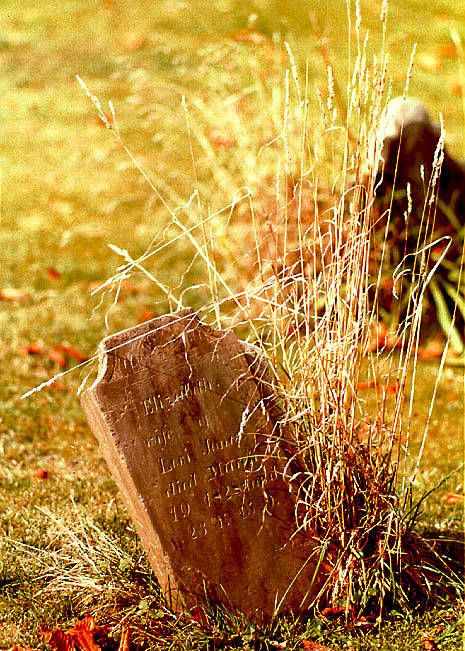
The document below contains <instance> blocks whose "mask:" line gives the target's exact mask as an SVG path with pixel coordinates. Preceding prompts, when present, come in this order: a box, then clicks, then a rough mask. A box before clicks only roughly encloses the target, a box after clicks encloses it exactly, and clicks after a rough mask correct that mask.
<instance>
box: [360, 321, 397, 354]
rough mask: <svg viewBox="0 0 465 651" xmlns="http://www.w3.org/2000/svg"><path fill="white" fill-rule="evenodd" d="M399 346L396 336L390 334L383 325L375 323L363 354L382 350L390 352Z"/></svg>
mask: <svg viewBox="0 0 465 651" xmlns="http://www.w3.org/2000/svg"><path fill="white" fill-rule="evenodd" d="M400 345H401V339H400V338H399V337H398V336H397V335H395V334H394V333H393V332H390V331H389V329H388V328H387V327H386V326H385V325H384V323H377V324H375V325H374V326H373V327H372V328H371V332H370V340H369V342H368V344H367V347H366V349H365V353H367V352H375V351H377V350H381V349H382V348H385V349H387V350H392V349H393V348H396V347H398V346H400Z"/></svg>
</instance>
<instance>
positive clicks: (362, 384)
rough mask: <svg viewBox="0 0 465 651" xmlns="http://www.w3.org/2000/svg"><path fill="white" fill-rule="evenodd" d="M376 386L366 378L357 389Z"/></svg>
mask: <svg viewBox="0 0 465 651" xmlns="http://www.w3.org/2000/svg"><path fill="white" fill-rule="evenodd" d="M375 386H377V385H376V382H375V381H374V380H364V381H363V382H359V383H358V384H357V391H364V390H365V389H372V388H373V387H375ZM378 386H379V385H378ZM325 610H327V609H326V608H325Z"/></svg>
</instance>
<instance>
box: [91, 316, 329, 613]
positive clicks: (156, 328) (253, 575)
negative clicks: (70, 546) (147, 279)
mask: <svg viewBox="0 0 465 651" xmlns="http://www.w3.org/2000/svg"><path fill="white" fill-rule="evenodd" d="M144 333H145V334H144ZM102 348H103V350H104V351H109V352H108V353H106V354H105V355H103V356H102V360H103V361H102V363H101V368H100V372H99V377H98V378H97V381H96V383H95V384H94V385H93V387H91V389H89V390H88V391H87V392H86V393H85V394H84V397H83V405H84V408H85V410H86V412H87V415H88V417H89V421H90V423H91V425H92V428H93V430H94V432H95V433H96V435H97V437H98V438H99V440H100V441H101V443H102V452H103V453H104V454H105V457H106V459H107V462H108V464H109V466H110V469H111V470H112V472H113V474H114V476H115V479H116V481H117V482H118V484H119V486H120V489H121V491H122V494H123V497H124V498H125V500H126V503H127V505H128V508H129V511H130V513H131V515H132V517H133V520H134V522H135V524H136V527H137V529H138V532H139V534H140V536H141V539H142V542H143V545H144V547H145V549H146V552H147V554H148V556H149V560H150V562H151V564H152V566H153V568H154V570H155V572H156V574H157V576H158V579H159V581H160V583H161V586H162V588H163V590H164V592H165V594H166V596H167V598H168V599H169V600H170V601H171V602H172V605H173V606H174V607H176V606H181V605H184V606H186V605H187V606H189V605H190V604H196V603H198V601H199V600H201V599H202V598H204V597H205V596H206V595H208V598H209V599H210V600H217V601H223V602H224V603H225V604H226V605H228V607H231V606H232V607H235V608H239V609H241V610H243V611H244V612H246V613H248V614H253V613H255V615H257V613H261V615H262V616H268V617H269V616H271V614H273V611H274V608H275V606H276V604H278V603H280V604H281V609H282V610H289V609H293V608H296V609H299V610H302V609H305V607H306V606H307V605H308V603H309V601H310V598H311V595H312V594H313V592H314V591H315V590H314V588H313V587H312V585H311V577H313V574H314V570H315V562H316V561H315V562H313V561H312V562H309V561H308V557H309V554H310V553H312V551H313V546H312V543H311V541H310V542H309V541H308V540H303V539H299V536H293V534H294V530H293V526H294V525H293V523H294V502H293V499H292V496H291V495H290V493H289V491H288V489H287V486H286V484H285V482H284V481H283V477H282V468H283V466H284V464H285V463H286V459H285V457H284V455H283V453H282V451H280V450H279V449H277V448H276V447H274V448H273V453H272V454H271V453H270V451H269V445H268V444H269V441H270V440H271V439H272V438H273V435H274V422H273V418H271V416H270V413H269V411H268V408H267V404H268V402H267V401H268V399H269V397H270V392H269V390H268V393H267V390H266V384H265V381H268V380H265V379H264V378H265V376H264V373H265V372H266V365H265V370H263V364H261V363H258V362H257V361H256V354H255V353H254V354H253V355H252V353H250V349H249V348H248V347H247V346H246V345H245V344H243V343H242V342H239V341H238V340H237V339H236V338H235V337H234V335H233V334H232V333H230V332H221V331H218V332H215V331H212V330H211V329H210V328H207V327H206V326H203V325H202V324H201V323H200V321H199V320H198V318H197V316H196V315H195V314H194V313H193V312H191V311H189V310H185V311H182V312H179V313H178V314H176V315H170V316H167V317H160V318H159V319H154V320H153V321H151V322H147V323H144V324H142V325H141V326H138V327H137V328H134V329H132V330H129V331H126V332H123V333H120V334H119V335H114V336H113V337H110V338H108V339H106V340H104V342H103V344H102ZM113 351H115V353H113ZM116 352H117V356H116ZM257 369H261V370H260V371H258V370H257ZM272 397H273V399H274V400H275V398H274V396H272ZM307 565H308V571H307V570H306V571H303V568H307ZM271 568H272V569H273V571H272V572H271ZM309 577H310V578H309ZM257 616H258V615H257Z"/></svg>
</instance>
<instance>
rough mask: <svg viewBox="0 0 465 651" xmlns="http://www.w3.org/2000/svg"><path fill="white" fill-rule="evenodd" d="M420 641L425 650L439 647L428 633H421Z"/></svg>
mask: <svg viewBox="0 0 465 651" xmlns="http://www.w3.org/2000/svg"><path fill="white" fill-rule="evenodd" d="M421 641H422V643H423V646H424V647H425V649H426V650H427V651H439V647H438V646H437V645H436V644H435V642H434V641H433V640H431V639H430V637H429V636H428V635H426V633H422V634H421Z"/></svg>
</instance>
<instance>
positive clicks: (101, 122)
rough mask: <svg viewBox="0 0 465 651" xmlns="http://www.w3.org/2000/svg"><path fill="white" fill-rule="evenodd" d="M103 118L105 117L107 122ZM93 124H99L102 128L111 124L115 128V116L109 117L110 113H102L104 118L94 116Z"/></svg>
mask: <svg viewBox="0 0 465 651" xmlns="http://www.w3.org/2000/svg"><path fill="white" fill-rule="evenodd" d="M103 116H105V120H106V121H104V120H103V119H102V118H103ZM92 122H94V123H96V124H99V125H100V126H102V127H107V124H109V125H110V126H111V127H114V126H115V125H114V123H113V116H112V115H109V114H108V113H102V117H100V115H93V116H92Z"/></svg>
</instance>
